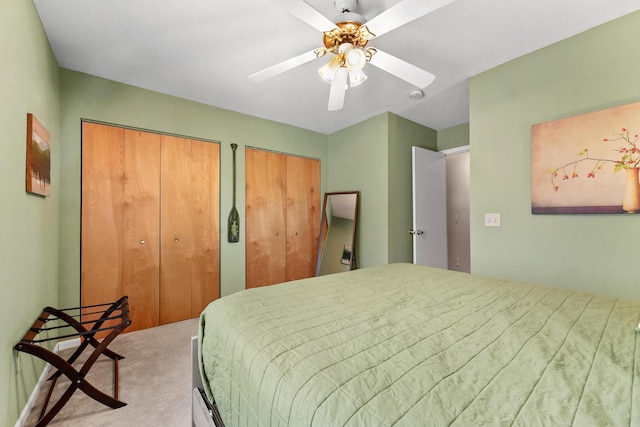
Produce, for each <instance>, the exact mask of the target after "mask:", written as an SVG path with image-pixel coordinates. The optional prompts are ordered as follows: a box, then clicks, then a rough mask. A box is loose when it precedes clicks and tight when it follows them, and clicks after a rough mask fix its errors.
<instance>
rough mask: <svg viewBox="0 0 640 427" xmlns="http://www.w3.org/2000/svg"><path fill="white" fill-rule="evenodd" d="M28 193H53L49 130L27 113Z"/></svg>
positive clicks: (46, 194)
mask: <svg viewBox="0 0 640 427" xmlns="http://www.w3.org/2000/svg"><path fill="white" fill-rule="evenodd" d="M26 169H27V174H26V183H27V193H33V194H38V195H40V196H50V195H51V145H50V141H49V132H48V131H47V129H45V127H44V126H42V124H41V123H40V122H39V121H38V119H36V117H35V116H34V115H33V114H27V168H26Z"/></svg>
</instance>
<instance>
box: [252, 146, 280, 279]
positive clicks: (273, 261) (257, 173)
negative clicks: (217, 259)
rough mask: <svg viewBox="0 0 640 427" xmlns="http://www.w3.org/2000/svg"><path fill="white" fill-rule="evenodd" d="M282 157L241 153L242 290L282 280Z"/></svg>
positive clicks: (255, 152) (253, 152)
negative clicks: (243, 225)
mask: <svg viewBox="0 0 640 427" xmlns="http://www.w3.org/2000/svg"><path fill="white" fill-rule="evenodd" d="M286 167H287V163H286V156H285V155H282V154H278V153H270V152H267V151H263V150H255V149H251V148H247V149H246V150H245V209H246V212H245V214H246V221H245V222H246V225H245V250H246V287H247V288H254V287H257V286H264V285H270V284H273V283H280V282H284V281H285V280H286Z"/></svg>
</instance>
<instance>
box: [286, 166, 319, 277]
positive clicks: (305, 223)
mask: <svg viewBox="0 0 640 427" xmlns="http://www.w3.org/2000/svg"><path fill="white" fill-rule="evenodd" d="M319 192H320V161H319V160H316V159H309V158H304V157H296V156H288V157H287V281H290V280H297V279H303V278H307V277H312V276H313V275H314V274H315V266H316V260H317V252H318V234H319V230H320V194H319Z"/></svg>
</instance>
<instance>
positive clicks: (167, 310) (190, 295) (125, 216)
mask: <svg viewBox="0 0 640 427" xmlns="http://www.w3.org/2000/svg"><path fill="white" fill-rule="evenodd" d="M219 153H220V149H219V145H218V144H215V143H210V142H205V141H199V140H191V139H187V138H178V137H173V136H167V135H161V134H157V133H152V132H144V131H139V130H132V129H124V128H119V127H114V126H108V125H102V124H96V123H89V122H84V123H83V126H82V237H81V239H82V243H81V304H82V305H83V306H84V305H93V304H101V303H105V302H111V301H115V300H117V299H118V298H120V297H121V296H122V295H128V296H129V307H130V311H131V319H132V325H131V327H130V328H129V329H128V330H129V331H131V330H137V329H145V328H149V327H153V326H157V325H159V324H164V323H170V322H175V321H179V320H184V319H189V318H192V317H196V316H198V315H199V314H200V312H201V311H202V309H203V308H204V307H205V306H206V305H207V304H208V303H209V302H211V301H213V300H214V299H216V298H218V297H219V289H220V285H219V269H220V266H219V241H220V239H219V232H218V230H219ZM89 318H90V317H89ZM85 320H86V319H85Z"/></svg>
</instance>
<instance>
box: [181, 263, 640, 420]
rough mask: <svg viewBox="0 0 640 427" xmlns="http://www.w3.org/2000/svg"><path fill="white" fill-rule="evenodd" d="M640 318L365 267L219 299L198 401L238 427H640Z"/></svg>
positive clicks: (599, 304) (491, 281)
mask: <svg viewBox="0 0 640 427" xmlns="http://www.w3.org/2000/svg"><path fill="white" fill-rule="evenodd" d="M639 320H640V302H638V301H632V300H625V299H618V298H612V297H604V296H598V295H593V294H588V293H582V292H575V291H571V290H568V289H562V288H552V287H544V286H536V285H531V284H526V283H520V282H515V281H508V280H500V279H495V278H489V277H483V276H478V275H472V274H466V273H459V272H453V271H448V270H442V269H435V268H430V267H424V266H416V265H412V264H390V265H386V266H379V267H370V268H364V269H361V270H355V271H352V272H347V273H339V274H334V275H329V276H323V277H315V278H311V279H305V280H299V281H294V282H288V283H283V284H280V285H275V286H268V287H264V288H257V289H251V290H246V291H242V292H239V293H236V294H233V295H230V296H227V297H224V298H221V299H219V300H216V301H214V302H213V303H211V304H210V305H209V306H208V307H207V308H206V310H205V311H204V312H203V313H202V315H201V317H200V328H199V336H198V338H197V344H198V347H197V363H198V365H199V366H198V368H199V373H200V375H201V380H202V385H201V388H202V392H201V393H199V394H198V395H199V396H202V398H203V400H204V401H205V403H207V404H209V403H215V406H216V408H215V409H216V410H217V411H219V414H220V416H221V418H222V420H223V421H224V424H225V425H226V426H227V427H236V426H392V425H394V426H395V425H397V426H423V425H458V426H481V425H482V426H484V425H516V426H521V425H522V426H524V425H527V426H528V425H540V426H551V425H553V426H570V425H574V426H592V425H593V426H605V425H606V426H618V425H625V426H628V425H640V348H639V344H640V342H639V340H638V334H637V332H636V325H638V322H639ZM196 391H197V390H196ZM194 396H196V394H195V393H194ZM196 424H197V423H196Z"/></svg>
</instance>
